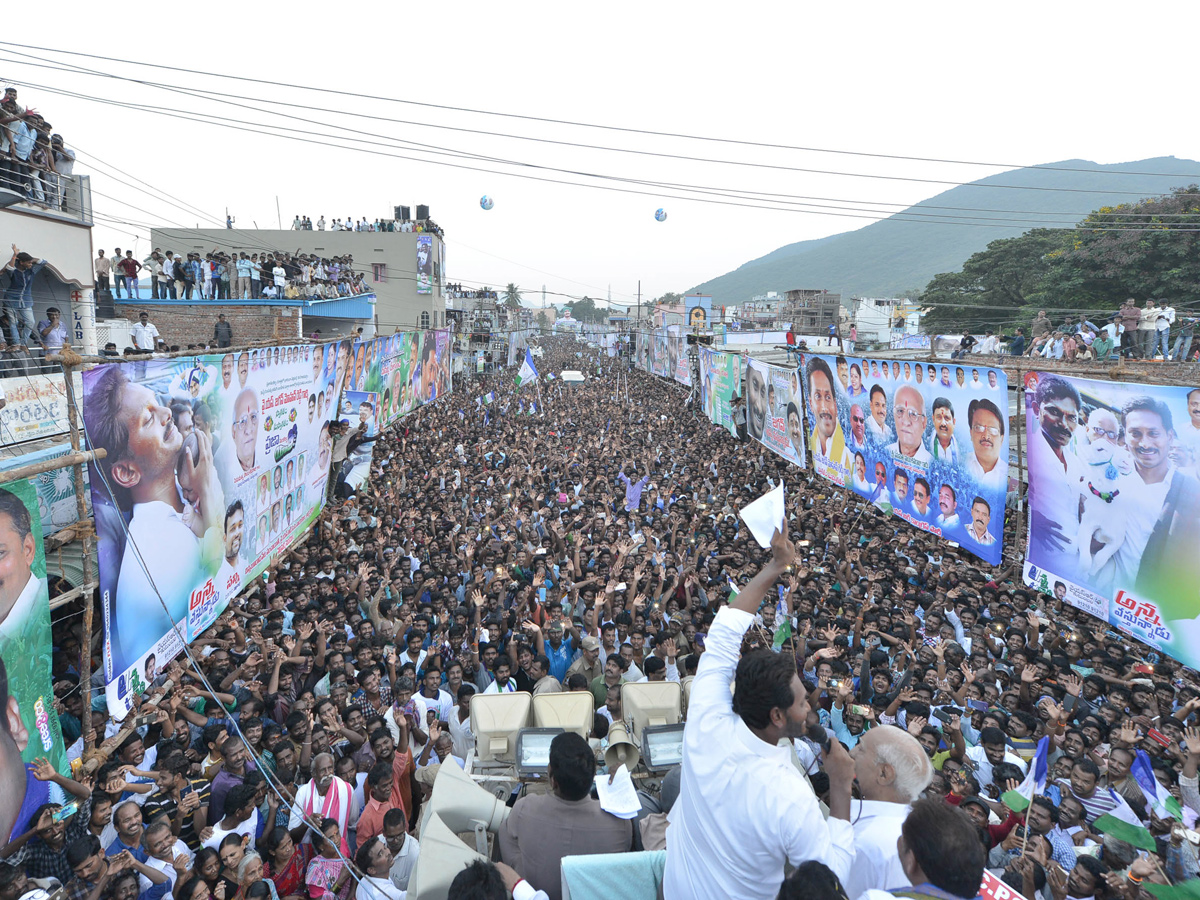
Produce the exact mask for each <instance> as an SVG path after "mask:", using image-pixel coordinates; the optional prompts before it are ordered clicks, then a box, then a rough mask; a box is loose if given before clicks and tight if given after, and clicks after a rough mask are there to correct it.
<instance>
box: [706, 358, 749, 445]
mask: <svg viewBox="0 0 1200 900" xmlns="http://www.w3.org/2000/svg"><path fill="white" fill-rule="evenodd" d="M741 394H742V358H741V357H740V356H739V355H738V354H736V353H722V352H721V351H719V350H709V349H708V348H707V347H701V348H700V406H701V408H702V409H703V410H704V415H705V416H707V417H708V420H709V421H710V422H712V423H713V424H714V425H719V426H721V427H722V428H724V429H725V430H726V431H728V432H729V433H730V434H731V435H733V436H734V437H737V425H735V424H734V421H733V401H734V400H735V399H736V398H737V397H740V396H741Z"/></svg>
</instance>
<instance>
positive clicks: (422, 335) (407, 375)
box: [346, 330, 451, 431]
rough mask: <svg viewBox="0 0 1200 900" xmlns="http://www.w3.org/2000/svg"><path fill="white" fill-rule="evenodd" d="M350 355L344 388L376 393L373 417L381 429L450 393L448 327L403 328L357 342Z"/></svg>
mask: <svg viewBox="0 0 1200 900" xmlns="http://www.w3.org/2000/svg"><path fill="white" fill-rule="evenodd" d="M352 359H353V364H352V367H351V370H350V377H349V379H348V380H347V382H346V390H347V391H365V392H367V393H372V394H378V395H379V396H378V403H377V406H376V410H375V414H374V421H375V423H376V425H377V428H378V430H380V431H382V430H383V429H384V428H386V427H387V426H388V425H390V424H392V423H393V422H395V421H396V420H397V419H399V418H400V417H401V416H404V415H407V414H408V413H410V412H412V411H413V410H414V409H416V408H417V407H418V406H421V405H422V404H425V403H430V402H432V401H434V400H437V399H438V398H439V397H443V396H445V395H446V394H449V393H450V387H451V377H450V364H451V349H450V332H449V331H448V330H443V331H405V332H402V333H400V334H393V335H389V336H388V337H377V338H372V339H370V340H366V341H355V342H354V348H353V355H352ZM355 415H357V411H356V412H355Z"/></svg>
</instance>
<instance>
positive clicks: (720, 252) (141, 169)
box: [0, 0, 1200, 302]
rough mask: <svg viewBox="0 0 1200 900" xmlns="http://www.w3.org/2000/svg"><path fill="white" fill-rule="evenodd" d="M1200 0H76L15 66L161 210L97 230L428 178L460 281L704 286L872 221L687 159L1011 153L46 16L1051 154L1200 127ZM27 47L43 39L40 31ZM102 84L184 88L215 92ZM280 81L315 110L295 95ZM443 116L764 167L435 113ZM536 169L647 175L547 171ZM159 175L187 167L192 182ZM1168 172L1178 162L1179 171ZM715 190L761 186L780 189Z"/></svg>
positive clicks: (1117, 147)
mask: <svg viewBox="0 0 1200 900" xmlns="http://www.w3.org/2000/svg"><path fill="white" fill-rule="evenodd" d="M571 9H574V10H575V11H574V12H571V11H570V10H571ZM1198 19H1200V14H1198V12H1197V6H1196V4H1194V3H1185V2H1180V3H1154V2H1151V3H1146V4H1142V5H1140V6H1139V7H1138V9H1137V14H1136V15H1109V14H1107V13H1105V12H1104V9H1103V7H1097V6H1096V5H1095V4H1082V3H1061V4H1055V3H1044V2H1039V3H1008V4H1003V5H997V4H988V5H982V4H963V3H961V2H959V3H921V4H898V3H888V4H883V3H854V4H821V5H820V6H819V7H818V5H816V4H802V3H795V2H780V3H753V2H742V3H737V4H722V5H720V6H717V5H716V4H711V5H698V4H694V3H692V4H682V3H669V4H668V3H645V2H640V3H624V2H610V3H606V4H603V5H601V6H598V7H587V8H584V7H567V6H564V5H563V4H561V3H529V2H520V3H495V2H488V3H483V2H473V0H466V2H458V3H454V4H450V5H445V6H440V7H439V6H437V5H421V6H416V5H413V4H398V3H361V2H360V3H343V4H321V5H315V4H313V5H304V4H302V5H298V6H280V5H278V4H264V3H246V2H239V3H229V2H223V0H216V2H210V3H207V4H204V5H203V6H200V7H191V8H189V9H188V10H186V11H178V12H171V11H165V10H164V8H163V7H162V6H161V5H160V4H150V3H138V2H131V3H126V4H123V5H122V6H120V7H119V9H118V8H113V9H112V10H107V11H104V12H102V13H100V14H99V15H98V14H97V13H96V11H95V10H93V9H91V8H88V7H84V6H82V5H79V6H76V7H75V8H74V10H72V8H71V7H70V6H68V7H66V8H63V7H56V11H55V14H54V16H53V20H54V26H53V28H43V29H32V28H29V29H24V30H23V37H25V39H26V40H27V41H28V43H27V44H26V45H25V46H24V47H23V48H16V47H13V46H3V47H0V77H2V78H3V79H4V80H5V83H13V84H17V85H18V86H19V87H20V99H21V101H22V102H23V103H25V104H27V105H30V106H33V107H35V108H36V109H38V110H39V111H40V112H41V113H42V114H43V115H45V116H46V118H47V119H48V120H49V121H50V122H51V123H52V124H53V125H54V127H55V129H56V130H57V131H58V132H60V133H62V134H63V135H64V137H65V138H66V140H67V142H68V144H69V145H71V146H73V147H74V148H76V149H77V151H79V160H80V163H79V166H78V170H79V171H84V172H88V173H89V174H91V175H92V176H93V178H92V188H93V191H94V204H95V210H96V212H97V214H98V216H100V217H105V218H108V219H121V220H126V221H128V222H132V223H137V224H135V225H126V224H122V225H115V224H111V223H108V222H98V225H97V228H96V229H95V232H94V242H95V245H96V246H97V247H99V246H103V247H106V248H110V249H111V248H112V247H113V246H114V245H120V246H122V247H125V248H129V247H130V246H131V243H132V239H131V237H130V235H131V233H132V234H136V235H137V236H138V242H137V244H136V246H135V249H136V250H137V252H138V254H139V256H141V255H144V254H145V253H146V252H148V251H149V249H150V248H149V245H148V234H149V229H148V228H147V227H145V226H146V225H148V224H168V223H169V224H174V225H183V226H189V227H194V226H196V225H197V224H199V225H200V226H201V227H213V226H214V225H215V224H216V222H214V220H213V219H208V218H204V217H203V216H202V215H201V213H200V212H197V211H196V210H195V209H193V208H192V207H193V206H194V207H197V208H198V209H199V210H201V211H203V213H206V214H208V215H210V216H213V217H215V218H217V219H219V220H222V221H223V218H224V215H225V210H226V208H228V210H229V211H230V213H231V214H233V215H234V216H235V217H236V219H237V224H238V226H239V227H244V226H248V225H250V224H251V223H257V224H258V225H259V226H260V227H264V228H267V227H270V228H274V227H276V197H277V196H278V198H279V206H280V208H281V211H282V218H283V220H284V224H285V227H287V226H289V225H290V224H291V221H292V218H293V216H295V215H296V214H307V215H309V216H311V217H312V219H313V220H314V221H316V219H317V218H318V217H319V216H321V215H324V216H325V218H326V219H328V220H332V219H333V218H334V217H340V218H345V217H347V216H353V217H354V218H355V219H357V218H359V217H362V216H366V217H367V218H368V219H372V220H373V219H374V218H375V217H377V216H384V215H388V214H390V213H391V210H392V208H393V206H395V205H396V204H406V205H409V206H415V205H416V204H417V203H426V204H428V205H429V206H430V207H431V212H432V216H433V218H434V219H435V220H436V221H437V222H438V223H439V224H440V225H442V227H443V228H444V229H445V231H446V240H447V245H448V272H447V275H448V277H449V279H450V280H456V281H462V282H468V283H476V282H477V283H488V284H491V285H503V284H505V283H507V282H516V283H517V284H519V285H520V286H521V288H522V289H524V290H525V291H527V292H530V293H533V292H540V289H541V286H542V285H543V284H544V285H546V286H547V289H548V290H549V291H551V292H554V291H557V292H562V293H564V294H573V295H582V294H589V295H591V296H593V297H597V296H598V297H601V298H603V297H605V296H606V294H607V291H608V288H609V286H610V285H611V290H612V297H613V300H614V301H615V302H625V301H629V300H631V299H632V298H633V296H634V295H635V294H636V291H637V286H638V280H639V279H640V280H641V285H642V292H643V296H649V297H654V296H658V295H660V294H662V293H664V292H666V291H670V290H675V291H682V290H685V289H687V288H689V287H691V286H693V285H695V284H698V283H700V282H702V281H704V280H706V279H708V278H711V277H713V276H716V275H719V274H722V273H724V272H726V271H728V270H729V269H732V268H735V267H736V266H738V265H740V264H741V263H743V262H745V261H747V260H749V259H752V258H754V257H757V256H760V255H762V254H763V253H766V252H769V251H770V250H773V249H775V248H776V247H779V246H782V245H784V244H788V243H791V242H794V241H799V240H805V239H808V238H816V237H821V236H824V235H829V234H834V233H837V232H841V231H846V230H850V229H853V228H856V227H861V226H862V225H865V224H868V222H869V221H871V219H870V218H852V217H847V216H846V215H844V214H843V215H830V214H819V213H817V212H814V211H807V212H795V211H781V210H777V209H756V208H742V207H739V206H734V205H719V204H717V203H715V202H700V201H698V200H695V199H682V197H683V196H684V195H685V192H683V191H681V190H680V189H678V188H669V187H665V186H664V184H665V183H671V184H676V185H688V186H692V187H702V188H706V189H712V188H717V189H720V190H722V191H740V192H760V193H762V194H776V195H778V194H789V195H802V196H805V197H821V198H833V199H834V200H835V201H837V205H839V206H845V205H847V204H846V202H847V201H858V203H859V204H860V205H861V204H864V203H865V204H868V205H871V206H872V207H873V208H874V209H891V207H886V206H883V205H882V204H889V203H890V204H900V205H907V204H910V203H914V202H916V201H918V200H921V199H923V198H926V197H929V196H931V195H933V194H936V193H938V192H939V191H940V190H944V189H945V188H946V187H949V186H950V185H949V184H947V185H944V186H939V185H936V184H928V183H920V182H909V181H898V180H883V179H876V178H862V177H854V176H853V175H842V174H818V173H811V172H796V171H783V170H781V169H779V168H765V167H764V166H775V167H781V166H786V167H793V168H801V169H821V170H831V171H833V172H839V173H856V174H857V175H863V174H868V175H888V176H904V177H910V178H935V179H945V180H946V181H948V182H955V183H956V182H965V181H971V180H974V179H976V178H979V177H983V176H985V175H990V174H994V173H996V172H998V171H1002V169H998V168H995V167H989V166H977V165H961V164H951V163H924V162H910V161H903V160H895V159H880V158H871V157H867V156H858V155H841V154H832V153H825V152H811V151H802V150H783V149H769V148H762V147H753V146H739V145H737V144H731V143H717V142H702V141H695V140H685V139H678V138H669V137H658V136H650V135H638V134H631V133H623V132H620V131H615V130H603V129H596V128H586V127H572V126H565V125H556V124H551V123H546V122H537V121H528V120H521V119H516V118H506V117H500V116H491V115H482V114H478V113H465V112H452V111H449V110H439V109H432V108H428V107H422V106H417V105H412V104H409V103H395V102H388V101H387V100H370V99H366V98H359V97H350V96H337V95H332V94H322V93H314V92H311V91H303V90H293V89H283V88H281V87H277V86H274V85H268V84H255V83H250V82H245V81H235V80H229V79H222V78H214V77H210V76H207V75H201V74H191V73H186V72H171V71H165V70H161V69H152V68H146V67H140V66H132V65H128V64H125V63H119V62H110V61H105V60H99V59H87V58H83V57H78V56H67V55H62V54H57V55H55V54H50V53H47V52H44V51H41V50H36V49H33V47H32V46H30V45H42V46H47V47H49V46H52V47H53V48H54V49H56V50H65V51H72V52H83V53H94V54H100V55H103V56H109V57H124V58H128V59H135V60H137V61H138V62H147V63H155V64H160V65H173V66H180V67H184V68H189V69H197V70H205V71H211V72H216V73H221V74H225V75H236V76H241V77H248V78H258V79H268V80H272V81H279V82H289V83H293V84H297V85H303V86H316V87H322V88H328V89H334V90H338V91H345V92H352V93H356V94H373V95H378V96H381V97H386V98H394V99H397V100H405V101H418V102H420V103H426V104H439V105H444V106H456V107H469V108H472V109H476V110H486V111H491V112H503V113H514V114H519V115H523V116H530V117H543V118H552V119H562V120H569V121H571V122H580V123H590V124H595V125H605V126H615V127H618V128H628V129H640V130H646V131H656V132H675V133H683V134H689V135H701V136H706V137H713V138H725V139H731V140H736V141H746V142H762V143H771V144H786V145H793V146H797V147H810V148H821V149H831V150H849V151H857V152H862V153H872V154H891V155H899V156H915V157H937V158H942V159H953V160H969V161H972V162H992V163H1001V164H1007V165H1027V164H1037V163H1048V162H1052V161H1057V160H1061V159H1070V158H1084V159H1090V160H1095V161H1097V162H1102V163H1114V162H1123V161H1128V160H1135V159H1142V158H1146V157H1151V156H1163V155H1176V156H1181V157H1194V156H1196V155H1197V153H1200V150H1198V149H1197V147H1196V142H1195V141H1196V135H1197V133H1198V132H1197V129H1196V124H1195V121H1194V117H1193V116H1192V115H1190V114H1189V112H1188V110H1190V109H1191V108H1192V106H1193V97H1192V96H1191V95H1192V86H1193V84H1194V77H1193V76H1194V73H1193V72H1192V71H1191V67H1192V61H1191V56H1190V55H1189V54H1188V53H1187V52H1180V51H1179V50H1178V48H1177V47H1174V46H1173V45H1172V44H1171V41H1170V36H1171V35H1173V34H1174V35H1178V34H1182V33H1190V32H1192V31H1194V30H1195V27H1196V25H1197V24H1198V21H1197V20H1198ZM39 33H40V34H44V35H46V37H44V38H41V37H37V36H36V35H37V34H39ZM51 35H52V37H51ZM10 37H11V35H10ZM18 50H19V51H20V52H23V53H26V54H31V55H32V56H35V57H39V58H40V59H39V60H32V59H30V57H28V56H26V57H20V56H17V55H16V51H18ZM19 59H25V60H27V61H34V62H40V61H41V60H47V59H53V60H54V63H55V65H58V66H63V65H75V66H83V67H86V68H89V69H92V70H96V71H101V72H105V73H108V74H113V75H121V76H124V77H127V78H136V79H139V80H143V81H146V80H149V81H158V82H162V83H167V84H170V85H173V86H176V87H184V88H187V89H189V90H201V91H203V90H208V91H220V92H225V93H228V94H238V95H242V96H243V97H245V98H247V99H232V98H221V99H217V100H211V99H206V98H202V97H196V96H189V95H186V94H182V93H179V92H175V91H164V90H162V89H159V88H154V87H149V86H145V85H140V84H134V83H131V82H129V81H116V80H112V79H107V78H97V77H93V76H89V75H85V74H82V73H79V72H64V71H54V70H51V69H46V68H35V67H31V66H27V65H19V64H18V63H17V60H19ZM50 89H53V90H56V91H60V90H61V91H68V92H74V93H77V94H81V95H84V96H82V97H71V96H63V95H61V94H56V93H52V92H51V90H50ZM93 98H94V99H93ZM97 100H110V101H119V102H121V103H130V104H144V105H146V106H148V107H151V108H152V109H159V110H164V111H166V110H173V111H177V112H186V113H187V114H190V115H192V116H195V117H198V118H200V119H203V120H204V121H203V122H187V121H182V120H180V119H177V118H168V117H164V116H162V115H156V114H154V113H153V112H149V111H142V110H137V109H128V108H121V107H116V106H111V105H105V104H103V103H101V102H97ZM267 100H274V101H286V102H289V103H294V104H300V105H301V107H287V106H280V105H271V104H268V103H266V102H264V101H267ZM235 104H243V106H237V105H235ZM246 107H249V108H246ZM312 107H320V108H324V109H327V110H330V111H329V112H318V111H316V110H314V109H313V108H312ZM272 110H273V111H277V112H280V113H283V114H285V115H288V116H293V117H296V118H292V119H288V118H282V117H279V116H273V115H270V114H269V111H272ZM332 110H339V111H341V112H342V113H360V114H363V115H366V116H375V117H379V118H377V119H375V120H372V119H369V118H361V117H355V116H350V115H344V114H339V113H335V112H332ZM386 119H398V120H406V121H407V122H409V123H418V124H404V123H401V122H397V121H385V120H386ZM230 120H244V121H250V122H256V123H268V122H269V123H273V124H275V125H278V126H280V127H282V128H292V129H299V130H300V133H297V132H290V133H291V134H292V135H293V136H296V137H305V135H307V138H306V140H311V141H320V142H324V143H326V144H334V145H335V146H333V147H328V146H319V145H316V144H313V143H307V142H303V141H297V140H289V139H285V138H282V137H276V136H268V135H267V134H264V133H261V131H259V132H258V133H252V132H249V131H237V130H230V129H228V128H223V127H218V126H216V125H213V124H209V122H214V121H226V122H229V121H230ZM421 123H423V124H421ZM435 124H436V125H447V126H454V127H456V128H463V129H478V130H485V131H492V132H501V133H503V134H505V135H522V136H526V137H533V138H538V139H541V140H542V141H546V140H551V141H561V142H575V143H584V144H594V145H601V146H603V147H609V148H620V149H622V150H625V151H632V150H637V151H648V152H651V153H657V154H678V155H685V156H693V157H707V158H709V159H710V160H725V161H730V162H737V163H754V164H758V167H752V166H747V165H730V164H726V163H723V162H714V161H707V162H699V161H685V160H680V159H669V158H662V157H655V156H648V155H643V154H636V153H630V152H612V151H609V150H596V149H582V148H577V147H567V146H561V145H555V144H550V143H541V142H534V141H526V140H518V139H514V138H513V137H492V136H486V135H481V134H471V133H468V132H464V131H453V130H446V129H442V128H432V127H428V126H429V125H435ZM353 138H357V139H361V140H363V141H371V142H375V144H374V145H372V146H371V147H370V149H373V150H375V151H379V152H381V153H384V154H398V155H400V156H405V157H410V158H409V159H402V158H395V157H394V156H390V155H372V154H368V153H363V152H358V151H356V150H354V149H350V148H351V147H352V146H354V145H352V144H350V143H349V141H350V140H351V139H353ZM402 141H409V142H414V143H419V144H426V145H430V146H431V147H435V148H438V149H440V150H442V151H451V152H452V153H469V154H478V155H480V156H485V157H492V158H495V159H503V160H509V161H513V162H517V163H520V164H522V165H520V166H506V165H503V164H500V163H497V162H494V161H492V160H490V159H489V160H478V159H476V160H463V159H459V160H456V161H455V162H456V163H458V164H461V165H464V166H472V167H475V168H477V169H488V170H495V171H494V172H488V171H468V170H464V169H460V168H451V167H447V166H444V165H437V164H434V161H440V162H446V161H453V160H452V159H451V156H447V155H431V154H428V153H419V152H416V150H415V148H413V147H412V146H411V144H408V145H406V144H403V143H401V142H402ZM358 146H361V145H358ZM97 160H99V161H102V162H103V163H106V164H109V165H111V166H115V167H117V168H118V169H120V170H123V171H124V172H125V173H128V175H121V174H118V173H115V172H113V171H112V170H111V169H106V168H105V167H104V165H102V164H101V163H100V162H98V161H97ZM533 166H540V167H551V168H554V169H563V170H568V171H569V172H579V173H590V174H592V175H596V176H607V178H595V177H587V176H583V175H575V174H565V173H563V172H555V171H546V170H545V169H541V170H539V169H536V168H531V167H533ZM499 173H508V174H499ZM517 173H520V174H524V175H529V176H534V177H536V178H545V179H553V180H564V181H574V182H581V183H585V184H590V185H598V184H607V185H610V186H623V187H626V188H628V189H630V190H635V191H640V192H644V193H642V194H630V193H617V192H613V191H607V190H597V189H594V188H591V187H574V186H562V185H554V184H547V183H545V182H540V181H535V180H529V179H526V178H520V177H515V175H516V174H517ZM129 176H133V177H129ZM118 178H119V179H121V180H122V181H126V182H128V185H126V184H121V183H119V182H118V181H116V180H115V179H118ZM613 179H628V180H629V181H624V182H618V181H614V180H613ZM632 181H642V182H653V184H650V185H639V184H634V183H632ZM141 182H144V183H145V184H141ZM134 185H136V186H137V187H142V188H145V186H146V185H150V186H152V187H153V188H154V189H156V190H157V191H163V192H166V193H168V194H170V195H173V196H174V197H176V198H178V200H179V201H182V205H183V206H185V207H186V209H180V208H177V207H176V206H172V205H170V204H169V203H167V202H164V201H162V200H161V199H156V198H154V197H150V196H147V195H146V194H145V193H141V192H139V191H138V190H137V189H135V187H134ZM1169 187H1171V185H1170V184H1164V190H1166V189H1168V188H1169ZM483 194H488V195H490V196H492V197H493V198H494V200H495V207H494V208H493V209H492V210H491V211H490V212H485V211H483V210H482V209H480V206H479V198H480V196H481V195H483ZM690 196H693V197H694V196H695V194H694V193H693V194H690ZM715 199H722V200H726V201H727V202H732V203H738V202H750V203H752V204H754V205H760V201H758V200H757V199H753V200H750V201H742V200H736V199H733V200H731V199H730V198H728V197H722V198H715ZM819 202H827V201H819ZM135 207H136V208H135ZM658 207H663V208H665V209H666V211H667V213H668V218H667V220H666V221H665V222H661V223H660V222H656V221H655V218H654V212H655V209H657V208H658ZM843 212H844V210H843ZM872 215H875V214H872ZM780 287H781V288H785V287H787V285H780ZM550 299H551V300H552V301H553V300H556V299H557V300H559V301H560V302H561V301H562V299H563V298H561V297H559V298H555V297H551V298H550Z"/></svg>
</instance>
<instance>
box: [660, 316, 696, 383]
mask: <svg viewBox="0 0 1200 900" xmlns="http://www.w3.org/2000/svg"><path fill="white" fill-rule="evenodd" d="M666 375H667V377H668V378H673V379H675V381H676V382H678V383H679V384H682V385H684V386H685V387H691V386H692V361H691V359H689V358H688V353H687V335H686V333H685V332H684V330H683V329H682V328H681V327H680V326H678V325H671V326H668V328H667V371H666Z"/></svg>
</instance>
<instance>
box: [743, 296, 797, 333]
mask: <svg viewBox="0 0 1200 900" xmlns="http://www.w3.org/2000/svg"><path fill="white" fill-rule="evenodd" d="M786 302H787V299H786V298H785V297H784V296H783V294H781V293H779V292H778V291H767V293H765V294H757V295H755V296H753V297H751V298H750V299H749V300H747V301H746V302H745V303H743V304H742V305H741V306H739V307H738V321H740V322H741V324H742V327H743V328H751V329H770V328H774V327H776V326H777V325H778V324H779V316H780V313H781V311H782V310H783V307H784V304H785V303H786Z"/></svg>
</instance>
